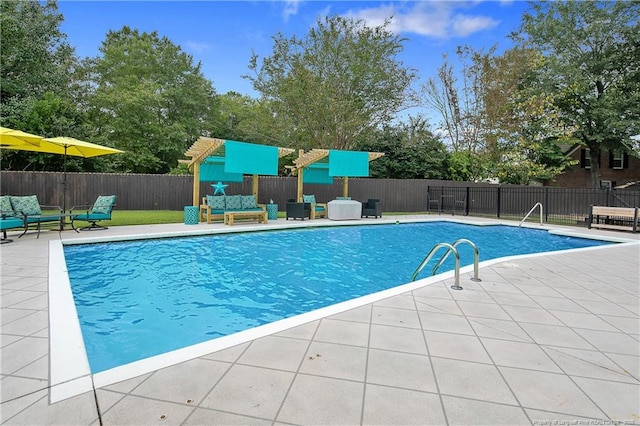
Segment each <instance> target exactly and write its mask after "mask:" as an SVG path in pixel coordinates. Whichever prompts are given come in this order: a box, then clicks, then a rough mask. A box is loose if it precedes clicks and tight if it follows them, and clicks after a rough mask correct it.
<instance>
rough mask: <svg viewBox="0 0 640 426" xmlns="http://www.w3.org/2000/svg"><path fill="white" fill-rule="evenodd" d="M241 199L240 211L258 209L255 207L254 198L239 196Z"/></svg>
mask: <svg viewBox="0 0 640 426" xmlns="http://www.w3.org/2000/svg"><path fill="white" fill-rule="evenodd" d="M241 197H242V209H243V210H244V209H255V208H256V207H258V206H257V205H256V197H255V196H254V195H241Z"/></svg>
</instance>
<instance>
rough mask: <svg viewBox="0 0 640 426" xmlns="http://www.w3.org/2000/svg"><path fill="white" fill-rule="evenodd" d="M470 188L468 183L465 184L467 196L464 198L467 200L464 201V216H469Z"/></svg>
mask: <svg viewBox="0 0 640 426" xmlns="http://www.w3.org/2000/svg"><path fill="white" fill-rule="evenodd" d="M470 192H471V191H470V188H469V185H467V196H466V200H467V202H466V203H464V215H465V216H469V204H470V203H471V198H470V195H471V194H470Z"/></svg>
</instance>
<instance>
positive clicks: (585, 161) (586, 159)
mask: <svg viewBox="0 0 640 426" xmlns="http://www.w3.org/2000/svg"><path fill="white" fill-rule="evenodd" d="M582 167H584V168H585V169H590V168H591V150H590V149H589V148H585V149H583V150H582Z"/></svg>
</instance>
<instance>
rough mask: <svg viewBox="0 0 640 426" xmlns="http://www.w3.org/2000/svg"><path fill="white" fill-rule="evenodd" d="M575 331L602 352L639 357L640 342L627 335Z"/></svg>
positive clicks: (582, 330)
mask: <svg viewBox="0 0 640 426" xmlns="http://www.w3.org/2000/svg"><path fill="white" fill-rule="evenodd" d="M575 330H576V333H578V334H579V335H580V336H582V338H584V339H585V340H588V341H589V342H590V343H591V344H592V345H593V346H595V347H596V348H597V349H599V350H600V351H602V352H613V353H618V354H623V355H633V356H640V342H638V340H636V339H634V338H633V337H631V336H628V335H627V334H624V333H611V332H608V331H599V330H584V329H575Z"/></svg>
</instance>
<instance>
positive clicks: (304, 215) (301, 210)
mask: <svg viewBox="0 0 640 426" xmlns="http://www.w3.org/2000/svg"><path fill="white" fill-rule="evenodd" d="M290 218H291V219H294V220H295V219H301V220H305V219H311V203H298V202H296V200H294V199H289V200H287V206H286V220H289V219H290Z"/></svg>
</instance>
